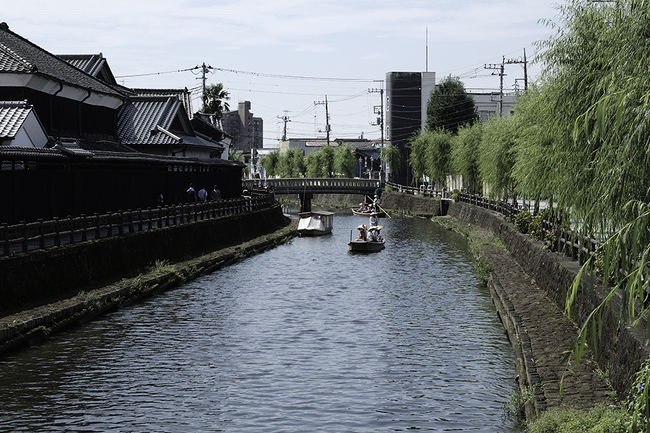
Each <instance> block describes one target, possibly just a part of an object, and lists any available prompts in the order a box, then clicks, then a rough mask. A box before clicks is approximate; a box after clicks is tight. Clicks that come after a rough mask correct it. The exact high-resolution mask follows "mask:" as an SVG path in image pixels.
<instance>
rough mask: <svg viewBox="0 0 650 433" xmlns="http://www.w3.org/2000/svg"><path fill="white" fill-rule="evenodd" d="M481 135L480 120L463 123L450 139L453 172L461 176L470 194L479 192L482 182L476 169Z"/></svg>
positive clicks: (481, 126)
mask: <svg viewBox="0 0 650 433" xmlns="http://www.w3.org/2000/svg"><path fill="white" fill-rule="evenodd" d="M482 136H483V125H482V124H481V123H480V122H477V123H474V124H472V125H464V126H461V127H460V128H459V129H458V135H456V136H454V137H453V138H452V141H451V166H452V169H453V170H452V171H453V172H454V173H457V174H460V175H461V176H463V184H464V185H465V187H466V188H467V192H469V193H470V194H480V193H481V192H482V190H483V185H482V184H483V182H482V180H481V175H480V173H479V170H478V157H479V156H478V154H479V152H478V147H479V144H480V143H481V137H482Z"/></svg>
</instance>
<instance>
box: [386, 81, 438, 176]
mask: <svg viewBox="0 0 650 433" xmlns="http://www.w3.org/2000/svg"><path fill="white" fill-rule="evenodd" d="M435 82H436V74H435V72H388V73H386V119H385V120H386V137H387V138H386V141H388V142H390V143H392V144H393V145H394V146H396V147H397V148H398V149H399V150H400V155H401V165H400V167H399V169H398V170H395V168H393V180H394V181H395V182H397V183H400V184H403V185H409V184H410V183H411V181H412V178H411V169H410V167H409V165H408V157H409V154H410V150H409V148H408V141H409V140H410V139H411V137H413V135H414V134H416V133H417V132H418V131H420V130H422V129H424V127H425V126H426V121H427V102H428V101H429V97H430V96H431V92H432V91H433V89H434V88H435Z"/></svg>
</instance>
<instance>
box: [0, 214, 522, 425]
mask: <svg viewBox="0 0 650 433" xmlns="http://www.w3.org/2000/svg"><path fill="white" fill-rule="evenodd" d="M380 221H381V223H382V224H383V225H384V230H383V234H384V235H385V237H386V239H387V244H386V249H384V250H383V251H381V252H379V253H375V254H370V255H352V254H349V253H348V252H347V245H346V243H347V241H348V239H349V237H350V229H351V228H354V227H356V226H357V225H359V224H361V223H362V222H366V221H365V219H363V218H361V217H352V216H341V215H337V216H335V218H334V225H335V228H334V233H333V234H332V235H331V236H326V237H320V238H296V239H294V240H293V241H292V242H291V243H289V244H286V245H282V246H279V247H277V248H275V249H273V250H271V251H268V252H265V253H263V254H260V255H257V256H255V257H252V258H249V259H246V260H244V261H243V262H241V263H239V264H236V265H233V266H230V267H228V268H224V269H222V270H219V271H217V272H214V273H212V274H210V275H206V276H204V277H202V278H200V279H198V280H195V281H193V282H191V283H189V284H187V285H185V286H182V287H180V288H178V289H175V290H172V291H169V292H166V293H163V294H159V295H157V296H155V297H153V298H150V299H147V300H146V301H144V302H143V303H140V304H138V305H134V306H130V307H125V308H123V309H121V310H119V311H116V312H113V313H111V314H109V315H107V316H104V317H102V318H99V319H98V320H96V321H93V322H91V323H88V324H85V325H84V326H83V327H78V328H75V329H73V330H71V331H69V332H66V333H63V334H59V335H56V336H54V337H53V338H51V339H50V340H48V341H47V342H45V343H43V344H41V345H39V346H36V347H32V348H29V349H26V350H24V351H21V352H19V353H17V354H14V355H11V356H8V357H5V358H4V359H1V360H0V431H124V432H131V431H142V432H145V431H146V432H149V431H152V432H158V431H160V432H162V431H164V432H215V431H224V432H265V433H268V432H390V431H406V430H425V431H427V430H428V431H471V432H504V431H513V430H512V429H513V427H512V426H511V423H510V421H508V420H507V419H506V417H505V416H504V412H503V408H502V407H503V403H504V402H505V401H507V400H508V398H509V396H510V394H511V392H512V390H513V389H514V381H513V377H514V375H515V367H514V355H513V353H512V349H511V348H510V345H509V343H508V341H507V338H506V335H505V332H504V330H503V327H502V325H501V323H500V322H499V319H498V317H497V314H496V311H495V309H494V306H493V305H492V302H491V299H490V296H489V293H488V292H487V289H485V288H483V287H481V286H480V283H479V282H478V280H477V278H476V276H475V273H474V269H473V266H472V260H471V256H470V254H469V252H468V251H467V246H466V245H465V241H464V240H463V239H462V238H461V237H459V236H458V235H456V234H455V233H451V232H448V231H445V230H443V229H441V228H439V226H437V225H436V224H434V223H432V222H430V221H427V220H422V219H412V218H408V219H397V218H396V219H382V220H380ZM355 232H356V230H355Z"/></svg>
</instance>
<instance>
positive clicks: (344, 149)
mask: <svg viewBox="0 0 650 433" xmlns="http://www.w3.org/2000/svg"><path fill="white" fill-rule="evenodd" d="M356 164H357V161H356V158H355V157H354V152H352V149H351V148H350V146H348V145H346V144H343V145H340V146H339V147H337V148H336V150H335V151H334V164H333V168H334V173H335V174H336V175H337V176H342V177H354V171H355V168H356Z"/></svg>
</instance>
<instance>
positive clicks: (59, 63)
mask: <svg viewBox="0 0 650 433" xmlns="http://www.w3.org/2000/svg"><path fill="white" fill-rule="evenodd" d="M3 72H4V73H25V74H37V75H41V76H44V77H46V78H51V79H54V80H56V81H60V82H64V83H66V84H68V85H71V86H75V87H80V88H84V89H89V90H91V91H94V92H97V93H101V94H106V95H111V96H114V97H118V98H123V97H124V94H123V93H121V92H119V91H117V90H115V89H114V88H113V87H111V86H109V85H108V84H105V83H103V82H102V81H100V80H98V79H96V78H95V77H93V76H92V75H90V74H88V73H86V72H84V71H82V70H81V69H78V68H76V67H74V66H73V65H70V64H68V63H67V62H66V61H64V60H63V59H61V58H60V57H58V56H56V55H54V54H52V53H50V52H48V51H46V50H44V49H43V48H41V47H39V46H37V45H36V44H34V43H32V42H30V41H28V40H27V39H25V38H23V37H22V36H19V35H18V34H16V33H14V32H12V31H10V30H9V27H8V26H7V24H6V23H0V73H3Z"/></svg>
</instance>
